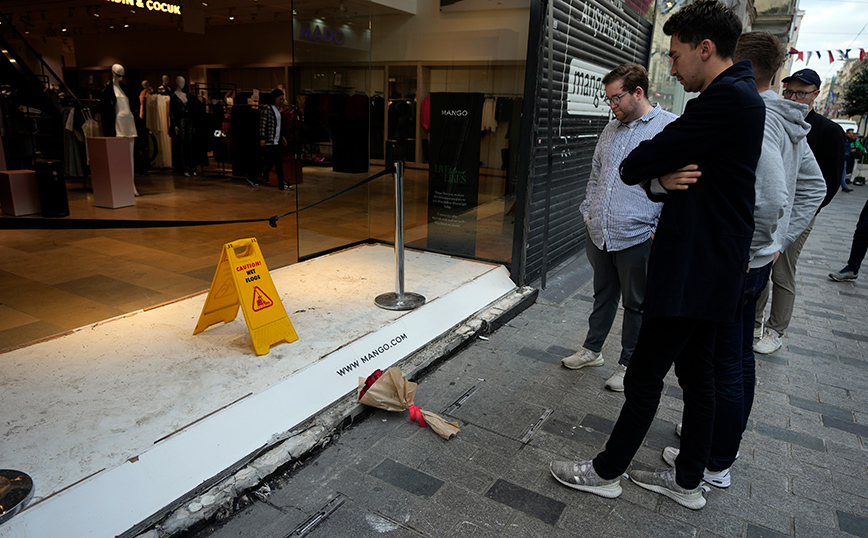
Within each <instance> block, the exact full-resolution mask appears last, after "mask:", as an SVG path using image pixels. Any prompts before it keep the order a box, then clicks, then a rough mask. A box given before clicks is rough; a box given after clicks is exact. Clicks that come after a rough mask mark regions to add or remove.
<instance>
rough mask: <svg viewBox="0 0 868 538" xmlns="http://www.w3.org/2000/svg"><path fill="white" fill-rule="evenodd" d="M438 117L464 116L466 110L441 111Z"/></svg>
mask: <svg viewBox="0 0 868 538" xmlns="http://www.w3.org/2000/svg"><path fill="white" fill-rule="evenodd" d="M440 115H441V116H466V115H467V111H466V110H441V111H440Z"/></svg>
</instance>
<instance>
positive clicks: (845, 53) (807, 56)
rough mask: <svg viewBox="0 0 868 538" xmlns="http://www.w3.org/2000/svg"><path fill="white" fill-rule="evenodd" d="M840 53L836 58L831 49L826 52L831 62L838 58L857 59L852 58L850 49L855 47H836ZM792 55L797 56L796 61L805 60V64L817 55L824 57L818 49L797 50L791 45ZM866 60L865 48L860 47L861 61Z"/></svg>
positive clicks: (818, 57)
mask: <svg viewBox="0 0 868 538" xmlns="http://www.w3.org/2000/svg"><path fill="white" fill-rule="evenodd" d="M836 50H837V53H838V57H837V58H835V55H834V54H833V53H832V51H831V50H827V51H826V54H828V55H829V63H832V62H834V61H835V60H836V59H837V60H855V59H856V58H855V57H853V58H850V51H854V54H855V49H836ZM790 56H795V57H796V61H801V62H805V65H808V64H809V63H810V62H811V58H812V57H813V56H816V57H817V59H820V58H822V57H823V55H822V54H821V53H820V51H818V50H796V49H794V48H793V47H790ZM863 60H865V49H859V61H860V62H861V61H863Z"/></svg>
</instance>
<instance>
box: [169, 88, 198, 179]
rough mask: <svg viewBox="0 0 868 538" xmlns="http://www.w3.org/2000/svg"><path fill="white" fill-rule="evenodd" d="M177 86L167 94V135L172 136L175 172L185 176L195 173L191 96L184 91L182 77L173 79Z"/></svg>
mask: <svg viewBox="0 0 868 538" xmlns="http://www.w3.org/2000/svg"><path fill="white" fill-rule="evenodd" d="M175 84H177V87H176V88H175V91H173V92H172V94H171V95H170V96H169V135H170V136H171V137H172V165H173V168H174V169H175V171H176V172H178V173H179V174H184V175H185V176H187V177H190V176H195V175H196V165H195V162H194V161H193V129H194V122H193V114H192V103H191V102H190V101H191V98H192V96H191V95H189V94H188V93H187V91H186V87H187V81H186V80H185V79H184V77H178V78H176V79H175Z"/></svg>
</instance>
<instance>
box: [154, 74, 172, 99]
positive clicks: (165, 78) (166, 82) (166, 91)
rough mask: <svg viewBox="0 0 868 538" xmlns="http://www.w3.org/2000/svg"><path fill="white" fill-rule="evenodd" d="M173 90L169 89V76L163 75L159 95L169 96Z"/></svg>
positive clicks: (158, 90)
mask: <svg viewBox="0 0 868 538" xmlns="http://www.w3.org/2000/svg"><path fill="white" fill-rule="evenodd" d="M170 93H172V88H171V87H169V75H163V82H162V84H160V85H159V86H158V87H157V95H169V94H170Z"/></svg>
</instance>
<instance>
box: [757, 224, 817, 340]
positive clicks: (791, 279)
mask: <svg viewBox="0 0 868 538" xmlns="http://www.w3.org/2000/svg"><path fill="white" fill-rule="evenodd" d="M816 219H817V217H816V216H815V217H814V218H813V219H811V222H810V224H808V227H807V228H805V231H804V232H802V235H800V236H799V238H798V239H796V240H795V242H793V244H792V245H790V246H788V247H787V248H785V249H784V251H783V252H781V255H780V256H779V257H778V261H776V262H775V264H774V265H773V266H772V284H771V286H766V288H765V289H764V290H763V292H762V293H761V294H760V296H759V298H758V299H757V302H756V322H755V323H754V327H756V328H757V329H759V328H760V326H762V323H763V314H764V312H765V309H766V304H767V303H768V302H769V294H770V293H771V296H772V310H771V313H770V314H769V319H768V321H767V322H766V327H768V328H769V329H774V330H775V332H777V333H778V334H784V331H786V330H787V327H789V326H790V320H791V319H792V317H793V305H794V304H795V302H796V263H798V261H799V255H800V254H801V253H802V247H803V246H805V241H807V240H808V236H809V235H811V230H812V229H813V228H814V221H815V220H816Z"/></svg>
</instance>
